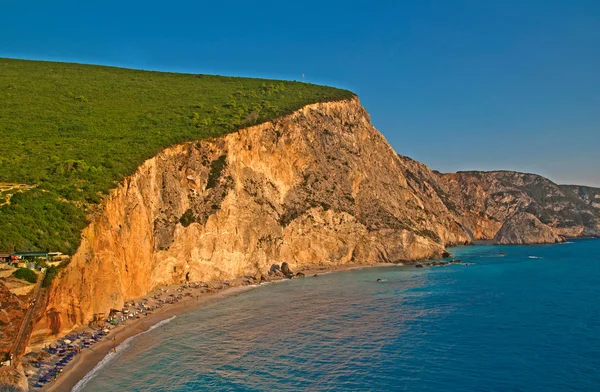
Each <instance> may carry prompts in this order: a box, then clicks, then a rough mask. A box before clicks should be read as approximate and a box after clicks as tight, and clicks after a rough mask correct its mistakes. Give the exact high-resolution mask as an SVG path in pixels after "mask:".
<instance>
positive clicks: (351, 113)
mask: <svg viewBox="0 0 600 392" xmlns="http://www.w3.org/2000/svg"><path fill="white" fill-rule="evenodd" d="M515 212H527V213H528V214H531V215H532V216H534V217H535V218H536V219H538V220H539V221H541V223H542V224H543V225H546V226H548V227H550V228H551V230H553V231H556V232H557V233H558V234H561V235H567V236H577V235H581V234H583V233H586V232H592V231H593V230H597V229H598V228H599V227H600V223H599V222H600V214H598V213H597V212H595V210H594V207H593V205H590V204H589V203H587V202H586V201H585V200H583V199H582V198H580V197H578V196H577V195H576V194H575V193H573V191H572V190H569V189H564V188H561V187H559V186H557V185H556V184H554V183H552V182H550V181H549V180H547V179H545V178H543V177H540V176H535V175H530V174H523V173H514V172H491V173H483V172H468V173H455V174H440V173H438V172H434V171H432V170H431V169H429V168H428V167H427V166H426V165H423V164H421V163H419V162H416V161H414V160H412V159H410V158H407V157H402V156H399V155H397V154H396V153H395V152H394V151H393V149H392V148H391V147H390V145H389V144H388V143H387V142H386V140H385V139H384V138H383V136H382V135H381V134H380V133H379V132H377V130H376V129H375V128H373V126H372V125H371V123H370V120H369V116H368V114H367V112H366V111H365V110H364V108H362V107H361V105H360V103H359V102H358V100H357V99H352V100H348V101H342V102H331V103H320V104H314V105H309V106H306V107H304V108H303V109H301V110H299V111H297V112H295V113H293V114H291V115H289V116H285V117H283V118H281V119H278V120H276V121H272V122H268V123H265V124H261V125H258V126H255V127H251V128H247V129H243V130H240V131H239V132H237V133H235V134H230V135H227V136H224V137H220V138H217V139H214V140H207V141H200V142H193V143H187V144H183V145H178V146H174V147H172V148H169V149H166V150H164V151H163V152H161V153H160V154H158V155H157V156H156V157H154V158H152V159H149V160H148V161H146V162H145V163H144V164H143V165H142V166H141V167H140V168H139V169H138V170H137V171H136V172H135V173H134V174H133V175H132V176H131V177H129V178H127V179H126V180H125V181H124V182H123V183H122V184H121V185H120V186H119V187H118V188H117V189H115V190H114V191H113V192H112V193H111V195H110V197H108V198H107V199H106V200H105V202H104V203H103V206H102V210H101V211H100V212H99V213H98V214H97V216H95V217H94V219H93V221H92V223H91V224H90V225H89V226H88V227H87V228H86V229H85V230H84V231H83V234H82V238H83V240H82V244H81V246H80V248H79V250H78V252H77V253H76V254H75V255H74V257H73V258H72V261H71V263H70V264H69V265H68V267H67V268H66V269H65V270H64V271H63V272H62V273H61V275H60V276H59V279H57V280H56V281H55V282H54V284H53V286H52V287H51V289H50V292H49V296H48V298H49V299H48V304H47V309H46V314H45V316H44V317H43V318H42V319H41V320H39V322H38V323H37V326H36V331H35V333H34V336H33V342H34V343H35V342H38V343H39V342H41V341H42V340H43V339H44V338H45V337H48V336H52V335H56V334H59V333H61V332H64V331H66V330H69V329H71V328H72V327H75V326H78V325H83V324H86V323H88V322H89V321H90V320H91V319H92V317H93V314H94V313H104V312H107V311H108V310H109V309H111V308H120V307H121V306H122V304H123V302H124V301H126V300H128V299H131V298H135V297H140V296H143V295H145V294H146V293H147V292H148V291H150V290H151V289H152V288H154V287H156V286H158V285H165V284H172V283H177V282H185V281H186V280H190V281H197V280H204V281H208V280H225V279H231V278H234V277H237V276H243V275H254V274H256V273H257V272H261V273H266V271H267V270H268V269H269V268H270V266H271V264H273V263H282V262H284V261H286V262H288V263H289V265H290V266H291V267H292V268H293V269H297V268H299V267H302V266H306V265H316V264H321V265H327V264H344V263H350V262H353V263H372V262H381V261H384V262H389V261H398V260H416V259H425V258H433V257H440V256H441V255H442V254H443V252H444V247H445V246H447V245H453V244H463V243H470V242H471V241H472V240H473V239H492V238H494V236H496V234H497V233H498V231H499V230H500V228H501V227H502V225H503V223H504V222H505V220H506V219H507V218H508V217H509V216H513V214H514V213H515ZM530 221H532V220H531V218H530V219H529V220H528V222H530ZM536 222H537V221H536ZM520 227H521V226H519V225H509V226H507V229H506V230H507V231H508V230H509V229H511V228H512V229H511V230H515V229H516V228H519V229H520ZM505 237H506V238H509V236H508V235H505ZM510 238H512V237H510ZM520 238H524V239H525V240H527V239H528V238H529V237H527V236H526V235H521V236H520Z"/></svg>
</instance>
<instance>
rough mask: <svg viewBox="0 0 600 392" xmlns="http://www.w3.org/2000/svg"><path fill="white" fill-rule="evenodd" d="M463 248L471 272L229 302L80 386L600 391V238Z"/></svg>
mask: <svg viewBox="0 0 600 392" xmlns="http://www.w3.org/2000/svg"><path fill="white" fill-rule="evenodd" d="M452 251H453V252H454V253H455V257H456V258H460V259H461V260H462V261H463V262H466V263H470V264H471V265H469V266H465V265H450V266H446V267H432V268H425V269H416V268H414V267H409V266H406V267H399V266H394V267H381V268H367V269H363V270H355V271H346V272H340V273H331V274H324V275H320V276H318V277H306V278H303V279H297V280H292V281H285V282H282V283H275V284H269V285H266V286H261V287H259V288H256V289H254V290H251V291H248V292H244V293H242V294H240V295H237V296H234V297H229V298H226V299H223V300H221V301H219V302H216V303H214V304H212V305H210V306H209V307H206V308H204V309H202V310H198V311H194V312H192V313H188V314H184V315H181V316H177V317H176V318H174V319H172V320H171V321H170V322H168V323H164V324H162V325H161V326H160V327H158V328H155V329H154V330H152V331H150V332H148V333H145V334H143V335H140V336H138V337H137V338H136V339H133V340H132V341H130V342H129V343H128V345H127V347H123V348H122V349H121V350H120V351H118V355H117V356H115V357H113V358H112V359H111V360H110V361H105V363H104V364H103V365H102V366H101V367H100V368H99V369H96V370H95V371H94V373H93V377H89V378H88V380H87V382H86V383H85V385H83V386H82V385H81V384H80V385H79V386H78V387H77V388H78V389H79V390H83V391H86V392H92V391H206V390H208V391H297V390H310V391H353V390H371V391H392V390H396V391H528V392H531V391H600V240H573V241H570V242H569V243H566V244H558V245H541V246H490V245H486V246H470V247H463V248H456V249H453V250H452ZM502 253H503V254H504V255H502ZM377 279H383V280H384V282H377V281H376V280H377ZM90 376H91V375H90Z"/></svg>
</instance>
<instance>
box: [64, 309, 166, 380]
mask: <svg viewBox="0 0 600 392" xmlns="http://www.w3.org/2000/svg"><path fill="white" fill-rule="evenodd" d="M175 317H177V316H173V317H170V318H168V319H165V320H162V321H159V322H158V323H156V324H154V325H153V326H151V327H150V328H148V329H147V330H146V331H144V332H140V333H138V334H137V335H133V336H130V337H128V338H127V339H125V340H124V341H123V342H121V344H119V345H118V346H117V351H116V352H114V351H112V352H110V353H108V354H106V356H105V357H104V358H102V360H101V361H100V362H98V363H97V364H96V366H94V368H93V369H92V370H91V371H90V372H89V373H88V374H86V375H85V376H84V377H83V378H82V379H81V380H79V382H78V383H77V384H75V386H74V387H73V389H71V392H79V391H81V390H82V389H83V387H85V386H86V385H87V383H88V382H90V380H92V379H93V378H94V377H96V375H97V374H98V372H99V371H100V370H102V369H103V368H104V367H106V365H108V364H110V363H111V362H112V361H114V360H115V359H117V358H118V357H119V356H120V355H121V353H122V352H123V351H125V350H126V349H127V348H128V347H129V346H130V345H131V342H132V341H133V339H135V338H137V337H138V336H140V335H144V334H146V333H148V332H150V331H152V330H154V329H156V328H158V327H161V326H163V325H165V324H167V323H169V322H171V321H173V319H174V318H175Z"/></svg>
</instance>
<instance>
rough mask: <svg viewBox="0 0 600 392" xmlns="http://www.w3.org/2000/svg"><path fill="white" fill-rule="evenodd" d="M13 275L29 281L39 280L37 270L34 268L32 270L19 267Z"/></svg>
mask: <svg viewBox="0 0 600 392" xmlns="http://www.w3.org/2000/svg"><path fill="white" fill-rule="evenodd" d="M13 275H14V277H15V278H17V279H22V280H26V281H27V282H29V283H35V282H37V278H38V277H37V274H36V273H35V272H33V271H32V270H30V269H29V268H19V269H18V270H16V271H15V272H13Z"/></svg>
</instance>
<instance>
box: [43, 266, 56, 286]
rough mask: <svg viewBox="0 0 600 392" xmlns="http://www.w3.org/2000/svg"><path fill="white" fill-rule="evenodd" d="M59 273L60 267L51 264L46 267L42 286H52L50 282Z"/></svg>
mask: <svg viewBox="0 0 600 392" xmlns="http://www.w3.org/2000/svg"><path fill="white" fill-rule="evenodd" d="M57 275H58V268H57V267H55V266H53V265H51V266H49V267H48V268H47V269H46V276H44V281H43V282H42V287H50V284H51V283H52V281H53V280H54V278H56V276H57Z"/></svg>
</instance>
